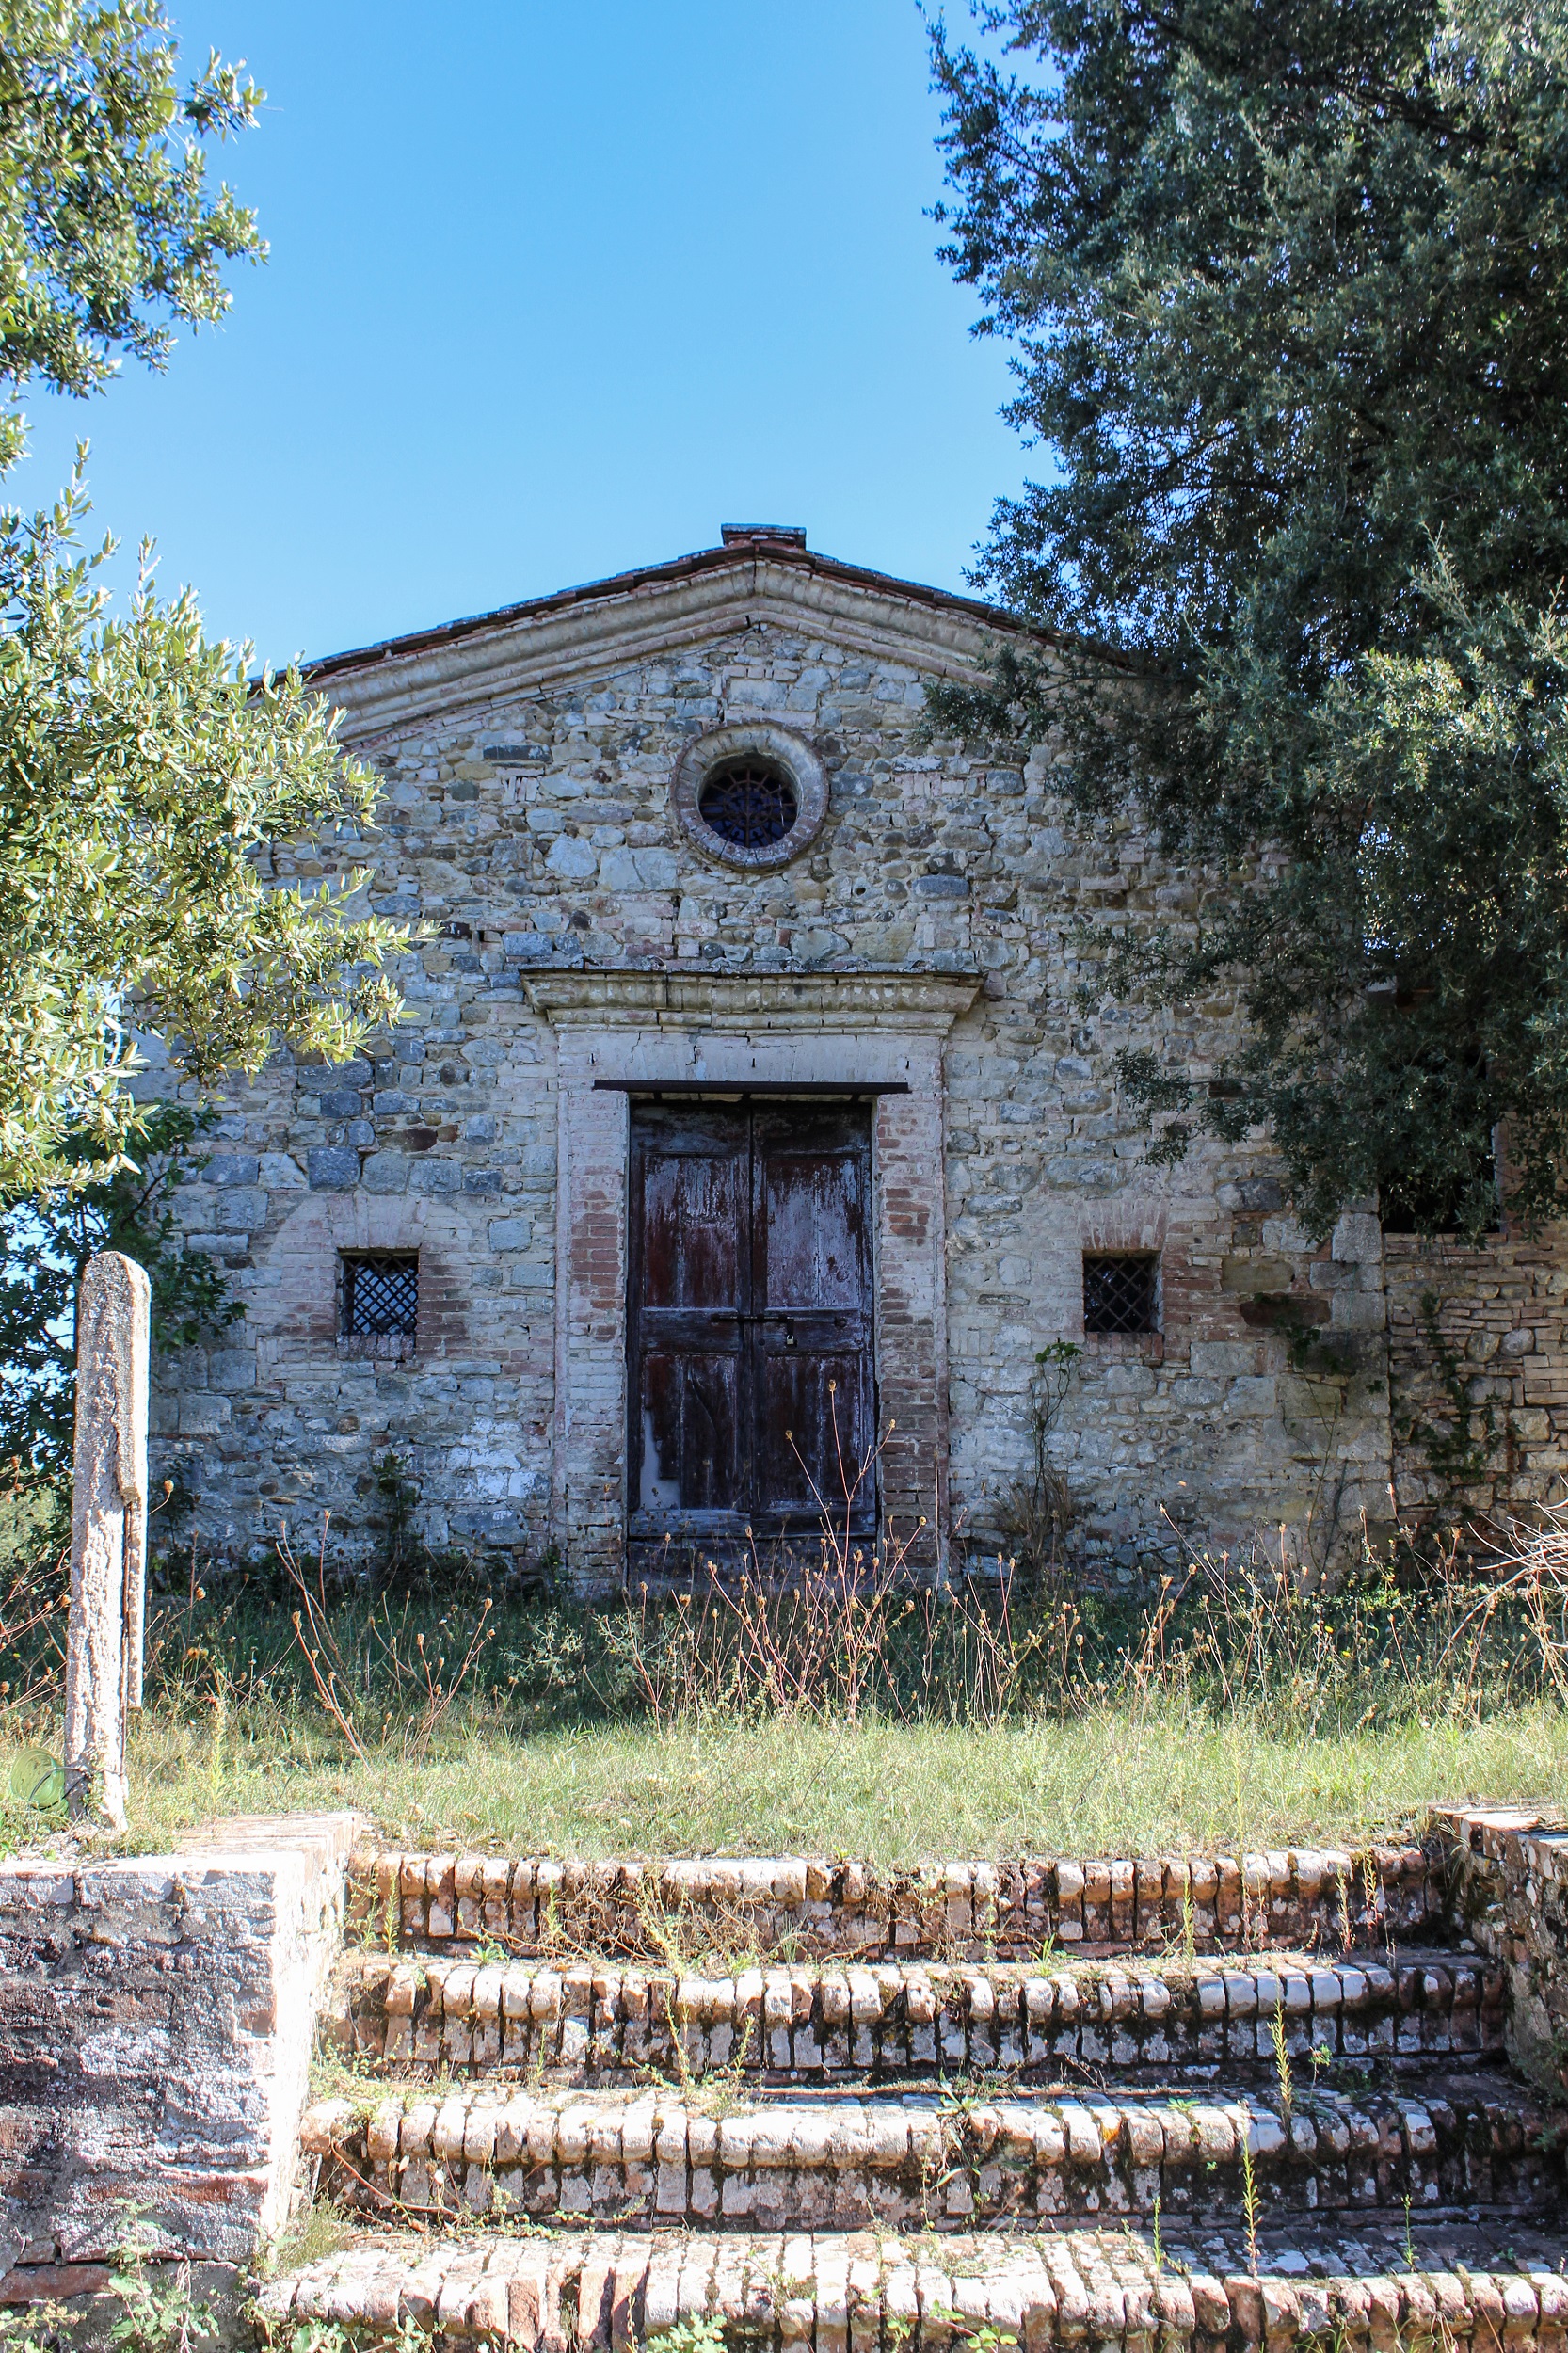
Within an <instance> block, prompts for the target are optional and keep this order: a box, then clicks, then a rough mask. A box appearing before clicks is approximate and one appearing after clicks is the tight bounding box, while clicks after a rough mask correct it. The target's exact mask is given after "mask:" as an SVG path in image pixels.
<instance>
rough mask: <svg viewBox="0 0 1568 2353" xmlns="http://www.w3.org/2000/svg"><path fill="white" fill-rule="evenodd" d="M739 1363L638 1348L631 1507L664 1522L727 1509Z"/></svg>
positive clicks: (732, 1356) (732, 1485)
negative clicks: (638, 1408)
mask: <svg viewBox="0 0 1568 2353" xmlns="http://www.w3.org/2000/svg"><path fill="white" fill-rule="evenodd" d="M740 1371H741V1359H740V1353H739V1351H738V1350H736V1351H732V1352H731V1353H729V1354H728V1355H720V1354H718V1353H714V1352H711V1351H710V1352H705V1351H702V1350H700V1349H695V1348H682V1349H664V1350H661V1349H654V1348H649V1349H647V1350H645V1352H644V1354H643V1380H642V1399H641V1403H642V1424H643V1459H642V1478H641V1482H640V1488H639V1493H638V1498H637V1500H638V1508H639V1509H640V1510H641V1511H642V1512H643V1513H651V1514H653V1515H654V1516H656V1517H664V1516H667V1515H668V1514H670V1513H680V1512H719V1511H727V1510H729V1509H732V1508H733V1504H734V1498H735V1492H736V1475H735V1465H736V1448H735V1441H736V1425H737V1419H738V1417H737V1413H736V1406H737V1403H738V1394H737V1393H738V1390H739V1387H740Z"/></svg>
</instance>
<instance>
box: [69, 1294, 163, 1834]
mask: <svg viewBox="0 0 1568 2353" xmlns="http://www.w3.org/2000/svg"><path fill="white" fill-rule="evenodd" d="M151 1335H152V1285H151V1284H150V1283H149V1282H148V1279H147V1274H146V1271H145V1269H144V1268H142V1267H139V1266H137V1265H136V1261H135V1260H134V1259H132V1258H127V1257H122V1256H121V1254H120V1252H119V1251H118V1250H105V1251H104V1252H103V1253H102V1254H101V1255H100V1256H99V1257H96V1258H94V1259H92V1260H91V1261H90V1263H89V1264H88V1271H87V1273H85V1274H84V1275H83V1277H82V1288H81V1293H80V1296H79V1298H78V1301H77V1305H76V1458H75V1466H74V1472H73V1477H72V1515H71V1638H70V1645H69V1649H68V1651H67V1655H66V1669H65V1787H66V1799H67V1801H68V1803H69V1805H70V1807H71V1811H72V1815H74V1816H75V1817H77V1818H78V1819H80V1818H81V1817H84V1816H91V1815H93V1814H99V1815H101V1816H102V1817H103V1818H104V1820H106V1821H108V1822H109V1823H111V1824H112V1825H113V1827H114V1828H115V1829H116V1830H123V1828H124V1827H125V1717H126V1711H127V1710H128V1709H129V1708H133V1707H139V1706H140V1705H141V1652H142V1625H143V1613H144V1609H145V1602H146V1592H147V1360H148V1351H149V1346H150V1343H151Z"/></svg>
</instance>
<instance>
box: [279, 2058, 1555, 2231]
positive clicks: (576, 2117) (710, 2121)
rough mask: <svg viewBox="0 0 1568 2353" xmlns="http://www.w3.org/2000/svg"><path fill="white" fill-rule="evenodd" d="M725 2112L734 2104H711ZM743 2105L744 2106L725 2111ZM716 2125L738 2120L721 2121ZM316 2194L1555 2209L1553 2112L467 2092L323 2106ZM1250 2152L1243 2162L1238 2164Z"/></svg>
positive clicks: (957, 2224) (1319, 2104)
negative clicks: (1250, 2198) (1249, 2198)
mask: <svg viewBox="0 0 1568 2353" xmlns="http://www.w3.org/2000/svg"><path fill="white" fill-rule="evenodd" d="M721 2095H722V2096H721ZM731 2095H732V2096H731ZM715 2107H722V2108H724V2109H725V2110H726V2111H727V2112H724V2113H715V2112H714V2110H715ZM302 2139H303V2145H304V2148H305V2150H306V2151H307V2152H308V2153H310V2154H311V2155H312V2156H314V2157H316V2158H318V2159H319V2160H320V2166H319V2176H318V2179H319V2186H320V2188H321V2189H322V2190H323V2191H325V2192H326V2193H328V2195H330V2196H331V2197H333V2198H334V2199H336V2200H338V2201H341V2202H342V2203H343V2204H344V2205H345V2206H348V2207H352V2208H359V2209H361V2210H365V2211H369V2212H374V2213H383V2214H385V2213H391V2212H393V2211H394V2210H395V2208H396V2207H397V2206H398V2205H401V2206H402V2207H403V2208H405V2209H408V2210H410V2211H413V2212H417V2213H420V2214H428V2213H429V2212H431V2211H432V2210H434V2211H437V2212H440V2213H446V2214H452V2213H461V2212H464V2211H466V2212H468V2213H470V2214H474V2215H489V2214H494V2215H504V2214H507V2213H511V2214H516V2215H518V2216H519V2217H548V2216H553V2215H568V2216H583V2217H595V2218H600V2219H604V2220H608V2221H616V2222H621V2223H626V2222H632V2223H640V2224H643V2225H652V2224H654V2223H659V2222H665V2223H670V2224H679V2223H686V2224H689V2225H693V2226H702V2225H704V2224H708V2225H711V2224H712V2223H713V2222H714V2220H715V2219H716V2218H717V2217H723V2218H724V2220H725V2221H726V2222H727V2223H731V2222H732V2223H737V2224H740V2225H742V2226H743V2227H745V2228H749V2229H765V2228H783V2227H785V2226H786V2225H795V2226H799V2227H801V2228H806V2229H816V2228H819V2227H821V2228H828V2227H833V2228H839V2229H847V2228H860V2227H863V2226H864V2225H866V2224H868V2223H872V2224H877V2225H880V2226H882V2227H884V2228H890V2229H898V2230H932V2229H945V2230H955V2229H963V2228H965V2227H966V2226H968V2225H969V2224H970V2223H971V2222H984V2223H987V2224H990V2223H998V2222H1002V2221H1007V2222H1012V2223H1015V2224H1021V2223H1024V2222H1030V2223H1032V2222H1033V2221H1035V2220H1036V2219H1037V2218H1038V2217H1087V2216H1097V2215H1113V2214H1122V2215H1128V2216H1131V2215H1143V2216H1150V2215H1152V2214H1153V2213H1154V2212H1155V2208H1156V2201H1159V2206H1160V2212H1161V2213H1162V2214H1164V2215H1165V2216H1167V2217H1172V2218H1176V2217H1184V2216H1192V2217H1210V2218H1213V2219H1216V2220H1228V2219H1232V2218H1234V2217H1235V2216H1236V2215H1237V2214H1238V2213H1239V2212H1240V2211H1241V2208H1242V2202H1243V2200H1244V2198H1245V2196H1246V2177H1247V2171H1248V2167H1249V2163H1250V2170H1251V2175H1252V2181H1253V2195H1254V2197H1255V2200H1256V2212H1258V2213H1261V2214H1268V2213H1271V2212H1272V2211H1274V2210H1276V2209H1278V2210H1281V2211H1286V2210H1288V2211H1300V2210H1302V2209H1317V2210H1319V2211H1324V2210H1328V2209H1352V2210H1353V2209H1358V2208H1359V2209H1368V2208H1377V2207H1383V2208H1390V2207H1392V2208H1400V2209H1402V2207H1403V2205H1404V2201H1406V2200H1407V2199H1408V2200H1409V2201H1410V2202H1411V2205H1412V2207H1413V2208H1414V2209H1415V2210H1416V2211H1417V2212H1420V2211H1422V2210H1424V2209H1430V2208H1432V2207H1451V2208H1454V2209H1456V2210H1457V2209H1466V2208H1470V2207H1475V2208H1478V2209H1479V2208H1481V2207H1503V2208H1507V2209H1509V2210H1511V2211H1513V2212H1517V2213H1521V2214H1527V2213H1528V2214H1529V2215H1531V2216H1532V2217H1534V2218H1536V2219H1537V2220H1540V2219H1542V2218H1543V2217H1547V2216H1554V2217H1555V2215H1556V2214H1557V2211H1558V2206H1559V2200H1560V2187H1561V2178H1562V2158H1561V2155H1560V2153H1559V2151H1558V2148H1557V2136H1556V2133H1555V2130H1548V2128H1547V2119H1546V2115H1545V2112H1544V2108H1543V2107H1542V2106H1541V2105H1539V2104H1538V2103H1537V2102H1536V2101H1535V2099H1534V2098H1533V2097H1532V2096H1531V2095H1530V2094H1529V2093H1528V2092H1527V2091H1525V2090H1523V2089H1520V2088H1519V2087H1518V2086H1517V2085H1516V2084H1514V2083H1512V2082H1511V2081H1509V2080H1507V2079H1506V2078H1504V2077H1501V2076H1496V2075H1493V2076H1485V2075H1480V2074H1477V2073H1466V2074H1462V2075H1447V2076H1436V2075H1429V2076H1427V2077H1426V2078H1425V2079H1424V2080H1423V2081H1422V2082H1421V2083H1420V2085H1419V2087H1418V2089H1416V2088H1412V2089H1396V2090H1388V2089H1373V2090H1368V2091H1366V2092H1361V2093H1357V2094H1355V2095H1354V2096H1353V2097H1352V2095H1350V2094H1348V2093H1345V2092H1337V2091H1332V2092H1331V2091H1323V2090H1321V2089H1320V2090H1318V2091H1315V2092H1312V2093H1309V2094H1308V2093H1304V2094H1303V2095H1302V2096H1301V2097H1299V2098H1298V2099H1297V2100H1296V2101H1295V2102H1294V2104H1293V2107H1292V2109H1291V2111H1290V2113H1288V2114H1284V2113H1282V2111H1281V2108H1280V2106H1279V2105H1278V2103H1277V2100H1275V2099H1270V2098H1268V2097H1266V2096H1265V2095H1264V2094H1263V2092H1262V2090H1261V2089H1259V2088H1257V2087H1256V2086H1254V2085H1251V2084H1249V2085H1246V2086H1245V2087H1241V2086H1238V2085H1236V2084H1235V2083H1229V2084H1222V2085H1220V2086H1216V2087H1212V2088H1209V2089H1207V2090H1206V2093H1205V2094H1204V2096H1200V2097H1193V2096H1191V2095H1189V2094H1187V2093H1186V2092H1184V2091H1181V2090H1177V2089H1172V2090H1169V2091H1166V2092H1163V2093H1162V2092H1160V2091H1158V2090H1146V2091H1145V2090H1139V2091H1128V2090H1126V2089H1118V2090H1116V2091H1114V2092H1107V2091H1103V2090H1096V2089H1087V2088H1085V2089H1057V2090H1053V2091H1050V2092H1048V2093H1047V2092H1037V2093H1032V2094H1029V2095H1027V2096H1008V2095H996V2096H991V2097H985V2098H974V2099H961V2098H957V2097H953V2096H952V2095H950V2094H947V2093H944V2092H940V2091H938V2090H936V2089H931V2088H927V2089H923V2090H921V2091H918V2092H917V2091H909V2092H904V2093H902V2094H900V2093H892V2092H882V2093H869V2094H862V2095H860V2096H856V2097H851V2096H849V2095H848V2094H846V2093H843V2092H837V2093H827V2092H824V2093H822V2094H819V2095H816V2096H813V2095H811V2094H810V2093H808V2092H795V2093H793V2094H791V2095H788V2096H783V2095H780V2096H772V2095H770V2094H768V2093H766V2092H764V2091H758V2090H754V2089H741V2088H740V2087H739V2086H734V2087H731V2086H728V2085H724V2084H718V2085H714V2086H712V2087H710V2088H709V2089H708V2090H707V2092H706V2094H705V2093H704V2092H703V2091H702V2090H697V2091H696V2092H694V2093H693V2094H687V2095H682V2094H677V2093H673V2092H666V2093H659V2092H652V2091H638V2092H626V2091H620V2092H615V2091H599V2092H596V2091H589V2092H574V2091H571V2090H568V2089H561V2090H549V2089H544V2088H543V2087H542V2086H541V2087H538V2088H535V2089H507V2088H505V2087H503V2086H488V2085H484V2084H480V2085H467V2086H463V2087H461V2088H459V2089H453V2090H450V2091H447V2092H445V2093H444V2095H443V2096H440V2097H430V2096H424V2095H422V2093H421V2091H420V2089H419V2088H418V2087H408V2088H403V2089H396V2090H392V2089H389V2090H388V2091H387V2092H386V2093H385V2094H383V2095H381V2096H380V2097H377V2096H376V2094H375V2093H374V2092H373V2093H371V2094H370V2095H369V2097H368V2099H367V2100H364V2101H360V2102H350V2101H347V2100H326V2101H321V2102H318V2103H317V2104H316V2105H314V2106H313V2107H312V2108H311V2109H310V2110H309V2111H308V2112H307V2114H306V2117H305V2121H304V2129H303V2135H302ZM1243 2152H1246V2153H1247V2155H1246V2157H1244V2156H1243Z"/></svg>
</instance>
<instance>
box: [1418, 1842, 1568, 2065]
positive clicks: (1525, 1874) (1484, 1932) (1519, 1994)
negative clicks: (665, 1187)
mask: <svg viewBox="0 0 1568 2353" xmlns="http://www.w3.org/2000/svg"><path fill="white" fill-rule="evenodd" d="M1432 1827H1433V1829H1434V1830H1435V1831H1436V1832H1437V1833H1439V1835H1440V1836H1441V1838H1442V1840H1443V1842H1444V1845H1445V1847H1446V1848H1447V1849H1448V1881H1449V1897H1448V1900H1449V1907H1450V1912H1451V1913H1452V1916H1453V1918H1454V1921H1455V1924H1456V1926H1457V1927H1459V1928H1461V1929H1464V1930H1466V1931H1467V1932H1468V1935H1469V1937H1470V1939H1471V1941H1472V1942H1473V1943H1474V1945H1476V1947H1477V1949H1478V1950H1479V1951H1480V1952H1482V1953H1484V1954H1486V1955H1487V1956H1488V1958H1489V1959H1491V1960H1493V1961H1501V1962H1502V1963H1503V1964H1504V1967H1505V1969H1506V1971H1507V1978H1508V1982H1507V2005H1506V2009H1505V2024H1504V2039H1505V2041H1506V2043H1507V2047H1508V2054H1509V2057H1511V2058H1512V2061H1513V2063H1514V2065H1515V2066H1516V2067H1517V2068H1518V2069H1519V2070H1520V2072H1521V2073H1523V2074H1525V2075H1527V2076H1528V2078H1529V2079H1530V2081H1531V2082H1533V2083H1535V2084H1538V2085H1540V2086H1541V2088H1542V2089H1544V2090H1545V2091H1547V2092H1549V2093H1550V2094H1551V2096H1552V2098H1553V2099H1554V2100H1556V2101H1560V2100H1561V2098H1562V2094H1563V2091H1564V2089H1565V2088H1568V1831H1564V1830H1562V1829H1560V1828H1559V1827H1556V1826H1554V1825H1552V1824H1551V1823H1548V1822H1546V1821H1544V1820H1543V1818H1542V1817H1541V1816H1540V1815H1539V1814H1531V1813H1522V1812H1520V1811H1518V1810H1517V1809H1510V1808H1507V1807H1502V1808H1495V1807H1494V1808H1485V1809H1483V1808H1480V1807H1469V1808H1460V1807H1457V1806H1455V1807H1452V1808H1449V1807H1439V1808H1437V1809H1436V1811H1435V1812H1434V1814H1433V1816H1432Z"/></svg>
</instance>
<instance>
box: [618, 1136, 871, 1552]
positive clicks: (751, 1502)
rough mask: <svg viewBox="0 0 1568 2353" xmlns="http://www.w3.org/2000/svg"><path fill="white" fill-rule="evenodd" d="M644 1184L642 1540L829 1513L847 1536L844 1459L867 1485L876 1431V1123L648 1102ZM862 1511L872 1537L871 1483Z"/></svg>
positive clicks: (639, 1158)
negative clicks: (864, 1471) (862, 1471)
mask: <svg viewBox="0 0 1568 2353" xmlns="http://www.w3.org/2000/svg"><path fill="white" fill-rule="evenodd" d="M630 1173H631V1183H630V1187H629V1196H628V1210H629V1218H630V1237H629V1239H630V1249H629V1253H628V1258H629V1275H630V1297H629V1299H628V1318H627V1342H628V1351H629V1356H630V1362H629V1365H628V1374H629V1380H628V1402H629V1406H630V1409H631V1410H630V1415H629V1421H630V1428H629V1430H628V1433H627V1436H628V1472H629V1480H628V1489H629V1500H630V1529H629V1533H630V1535H631V1537H632V1540H633V1543H634V1544H647V1543H660V1542H666V1541H668V1540H670V1539H676V1538H682V1537H686V1538H696V1537H701V1538H703V1539H705V1540H707V1541H710V1542H717V1541H722V1540H724V1539H726V1538H729V1539H733V1540H735V1541H736V1542H740V1541H741V1540H742V1539H744V1535H745V1532H746V1530H747V1529H751V1530H752V1531H753V1533H754V1534H755V1535H757V1536H758V1537H761V1538H766V1537H768V1536H770V1535H772V1536H776V1535H780V1534H784V1533H788V1532H790V1531H791V1530H803V1529H816V1528H817V1527H818V1526H819V1525H820V1522H821V1516H822V1510H823V1508H824V1505H825V1507H826V1509H827V1511H828V1512H829V1513H830V1515H831V1517H832V1519H833V1522H834V1524H835V1526H837V1527H840V1528H841V1527H842V1526H843V1524H844V1518H843V1515H844V1510H845V1490H846V1471H845V1470H842V1469H840V1457H841V1459H842V1463H843V1465H846V1466H847V1482H848V1484H849V1485H850V1486H851V1487H855V1486H856V1472H857V1470H858V1468H859V1466H860V1465H861V1464H862V1462H863V1461H864V1459H865V1457H866V1455H867V1453H868V1450H869V1448H870V1446H871V1443H872V1429H873V1423H874V1408H873V1400H872V1361H871V1336H872V1319H871V1255H870V1216H869V1210H870V1198H871V1128H870V1119H869V1115H868V1113H867V1112H866V1111H865V1109H864V1108H863V1107H862V1106H858V1105H854V1104H844V1105H836V1106H833V1107H831V1108H828V1107H820V1108H811V1107H808V1106H806V1105H801V1106H792V1107H787V1108H786V1107H780V1106H773V1107H771V1108H769V1109H767V1110H760V1109H759V1110H753V1109H752V1108H751V1107H749V1106H746V1105H744V1104H737V1105H734V1106H729V1105H721V1104H707V1103H698V1104H695V1105H691V1104H682V1105H680V1106H666V1105H654V1104H648V1105H642V1104H634V1105H633V1106H632V1166H631V1172H630ZM813 1486H814V1487H815V1492H813ZM819 1497H820V1498H821V1500H820V1501H819ZM855 1505H856V1508H855V1513H854V1519H853V1525H854V1527H855V1528H856V1530H865V1529H871V1528H873V1527H874V1524H875V1498H874V1480H873V1479H872V1478H870V1477H868V1478H867V1479H865V1480H864V1481H861V1482H860V1484H859V1486H858V1488H857V1489H856V1496H855Z"/></svg>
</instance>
